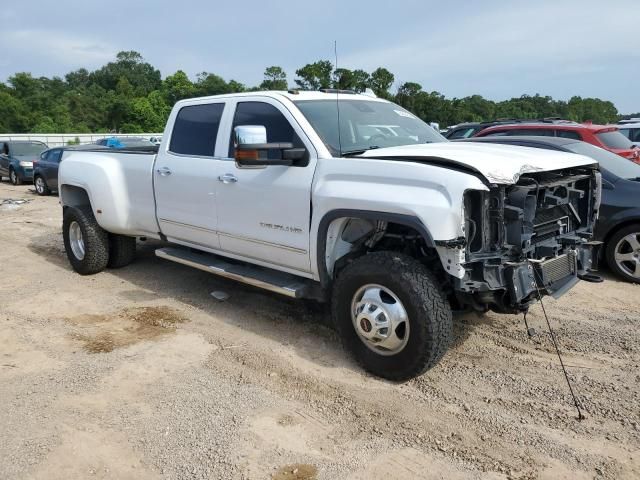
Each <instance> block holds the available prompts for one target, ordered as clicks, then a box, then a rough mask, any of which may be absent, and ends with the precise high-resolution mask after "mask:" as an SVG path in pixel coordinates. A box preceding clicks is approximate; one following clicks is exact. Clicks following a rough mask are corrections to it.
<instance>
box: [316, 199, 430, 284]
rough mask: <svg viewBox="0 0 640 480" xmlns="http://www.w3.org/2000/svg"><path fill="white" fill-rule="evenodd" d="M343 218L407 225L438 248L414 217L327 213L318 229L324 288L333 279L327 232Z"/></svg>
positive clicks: (364, 212) (318, 256)
mask: <svg viewBox="0 0 640 480" xmlns="http://www.w3.org/2000/svg"><path fill="white" fill-rule="evenodd" d="M343 217H350V218H360V219H362V220H379V221H384V222H390V223H397V224H400V225H405V226H407V227H411V228H413V229H415V230H416V231H417V232H418V233H420V235H421V236H422V238H423V239H424V241H425V243H426V244H427V246H429V247H434V248H435V246H436V244H435V242H434V240H433V237H432V236H431V234H430V233H429V231H428V230H427V228H426V227H425V226H424V224H423V223H422V222H421V221H420V219H419V218H417V217H413V216H411V215H403V214H400V213H389V212H376V211H369V210H352V209H337V210H331V211H329V212H327V213H325V215H324V217H322V219H321V220H320V224H319V227H318V242H317V252H316V261H317V267H318V275H319V277H320V284H321V285H322V287H323V288H327V287H329V285H330V284H331V279H330V277H329V273H328V272H327V266H326V262H325V251H326V248H327V231H328V230H329V225H330V224H331V222H333V221H334V220H336V219H338V218H343Z"/></svg>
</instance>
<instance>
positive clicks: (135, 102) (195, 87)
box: [0, 51, 640, 133]
mask: <svg viewBox="0 0 640 480" xmlns="http://www.w3.org/2000/svg"><path fill="white" fill-rule="evenodd" d="M295 73H296V77H295V78H294V81H293V82H294V83H293V84H290V83H289V81H288V80H287V75H286V73H285V71H284V70H283V69H282V68H281V67H279V66H270V67H268V68H266V69H265V71H264V80H263V81H262V83H260V85H257V86H247V85H244V84H242V83H240V82H238V81H237V80H228V81H227V80H225V79H223V78H222V77H220V76H219V75H216V74H215V73H210V72H202V73H199V74H198V75H196V78H195V80H192V79H190V78H189V77H188V75H187V74H186V73H185V72H183V71H182V70H178V71H177V72H175V73H174V74H172V75H169V76H167V77H165V78H164V79H163V78H162V76H161V75H160V71H159V70H158V69H156V68H155V67H154V66H153V65H151V64H150V63H148V62H146V61H145V60H144V58H143V57H142V55H140V54H139V53H138V52H135V51H126V52H125V51H123V52H120V53H118V54H117V56H116V58H115V61H113V62H109V63H107V64H106V65H104V66H102V67H101V68H99V69H97V70H95V71H92V72H90V71H88V70H86V69H84V68H81V69H79V70H76V71H73V72H69V73H67V74H66V75H65V76H64V79H63V78H60V77H56V76H54V77H52V78H47V77H39V78H35V77H33V76H32V75H31V74H30V73H26V72H21V73H16V74H14V75H12V76H11V77H9V79H8V80H7V82H5V83H0V133H93V132H95V133H101V132H120V133H142V132H162V130H163V129H164V125H165V122H166V119H167V117H168V115H169V112H170V111H171V107H172V106H173V104H174V103H175V102H176V101H178V100H181V99H184V98H190V97H199V96H206V95H218V94H224V93H233V92H245V91H259V90H287V89H289V88H298V89H303V90H317V89H320V88H339V89H348V90H355V91H357V92H363V91H365V90H366V89H367V88H370V89H371V90H373V91H374V92H375V94H376V95H378V96H379V97H383V98H386V99H389V100H392V101H394V102H396V103H398V104H399V105H402V106H403V107H405V108H406V109H407V110H409V111H411V112H413V113H414V114H415V115H417V116H419V117H420V118H422V119H423V120H425V121H427V122H438V123H439V124H440V125H442V126H446V125H453V124H457V123H461V122H468V121H485V120H492V119H497V118H543V117H554V116H558V117H562V118H567V119H570V120H575V121H578V122H582V121H587V120H591V121H593V122H594V123H610V122H615V121H617V120H618V119H619V118H621V117H620V115H619V114H618V111H617V110H616V108H615V106H614V105H613V103H612V102H610V101H606V100H600V99H598V98H582V97H578V96H574V97H572V98H571V99H569V100H568V101H563V100H554V99H553V98H551V97H549V96H542V95H538V94H536V95H533V96H530V95H522V96H521V97H518V98H511V99H509V100H504V101H499V102H495V101H492V100H487V99H485V98H483V97H482V96H480V95H472V96H469V97H464V98H452V99H449V98H445V96H444V95H442V94H441V93H439V92H437V91H428V90H425V89H424V88H423V86H422V85H420V84H418V83H415V82H405V83H403V84H401V85H400V86H399V87H398V88H397V90H396V91H395V92H392V86H393V84H394V81H395V76H394V75H393V73H391V72H390V71H389V70H387V69H386V68H383V67H379V68H377V69H375V70H374V71H372V72H366V71H364V70H360V69H356V70H350V69H347V68H338V69H335V68H334V66H333V64H332V63H331V62H330V61H328V60H319V61H317V62H314V63H310V64H307V65H305V66H303V67H302V68H299V69H298V70H296V72H295ZM635 115H638V116H640V115H639V114H635Z"/></svg>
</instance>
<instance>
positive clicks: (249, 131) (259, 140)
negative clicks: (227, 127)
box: [233, 125, 307, 167]
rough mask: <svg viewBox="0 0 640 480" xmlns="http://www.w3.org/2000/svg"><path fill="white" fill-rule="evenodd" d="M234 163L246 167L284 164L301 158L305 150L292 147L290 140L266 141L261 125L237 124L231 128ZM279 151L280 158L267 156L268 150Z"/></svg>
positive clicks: (264, 131)
mask: <svg viewBox="0 0 640 480" xmlns="http://www.w3.org/2000/svg"><path fill="white" fill-rule="evenodd" d="M233 144H234V147H235V159H236V163H237V164H238V165H241V166H246V167H256V166H268V165H285V166H291V165H293V163H294V162H295V161H296V160H301V159H303V158H304V156H305V155H306V153H307V151H306V149H304V148H293V144H292V143H290V142H284V143H268V142H267V129H266V128H265V127H264V126H263V125H239V126H237V127H235V128H234V129H233ZM274 150H275V151H279V152H280V155H279V157H280V158H269V152H273V151H274Z"/></svg>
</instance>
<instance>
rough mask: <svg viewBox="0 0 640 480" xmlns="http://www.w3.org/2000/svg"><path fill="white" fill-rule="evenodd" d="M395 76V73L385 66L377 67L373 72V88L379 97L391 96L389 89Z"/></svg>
mask: <svg viewBox="0 0 640 480" xmlns="http://www.w3.org/2000/svg"><path fill="white" fill-rule="evenodd" d="M394 79H395V77H394V76H393V73H391V72H390V71H389V70H387V69H386V68H383V67H378V68H376V69H375V70H374V71H373V72H371V80H370V82H369V83H370V85H371V89H372V90H373V91H374V93H375V94H376V95H377V96H378V97H382V98H390V94H389V89H390V88H391V85H393V81H394Z"/></svg>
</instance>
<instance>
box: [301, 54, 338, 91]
mask: <svg viewBox="0 0 640 480" xmlns="http://www.w3.org/2000/svg"><path fill="white" fill-rule="evenodd" d="M332 72H333V64H332V63H331V62H330V61H328V60H318V61H317V62H315V63H308V64H307V65H305V66H304V67H302V68H299V69H298V70H296V75H297V76H298V77H299V78H296V79H295V80H294V81H295V82H296V85H297V86H298V87H299V88H301V89H302V90H319V89H321V88H331V83H332V82H331V73H332Z"/></svg>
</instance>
